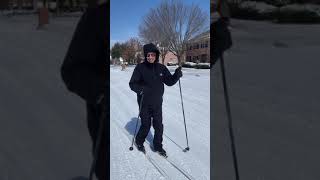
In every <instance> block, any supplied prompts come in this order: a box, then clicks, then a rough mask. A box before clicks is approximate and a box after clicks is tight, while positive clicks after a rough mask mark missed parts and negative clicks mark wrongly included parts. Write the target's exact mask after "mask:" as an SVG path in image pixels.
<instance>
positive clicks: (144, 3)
mask: <svg viewBox="0 0 320 180" xmlns="http://www.w3.org/2000/svg"><path fill="white" fill-rule="evenodd" d="M160 2H161V0H111V1H110V7H111V9H110V15H111V16H110V23H111V24H110V30H111V32H110V35H111V40H110V45H111V46H112V45H113V44H114V43H115V42H116V41H119V42H124V41H126V40H128V39H129V38H130V37H138V27H139V24H140V23H141V21H142V18H143V16H144V15H146V14H147V13H148V12H149V9H150V8H156V7H157V6H158V5H159V4H160ZM183 2H184V3H186V4H192V3H194V4H197V5H199V7H200V8H201V9H202V10H204V11H205V12H207V13H208V16H210V0H183ZM111 46H110V47H111Z"/></svg>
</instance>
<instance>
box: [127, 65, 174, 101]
mask: <svg viewBox="0 0 320 180" xmlns="http://www.w3.org/2000/svg"><path fill="white" fill-rule="evenodd" d="M178 80H179V78H178V77H177V75H176V74H173V75H171V73H170V72H169V70H168V68H167V67H166V66H164V65H162V64H160V63H158V62H155V63H149V62H148V61H144V62H143V63H140V64H138V65H137V66H136V67H135V69H134V71H133V74H132V76H131V79H130V82H129V86H130V88H131V90H132V91H134V92H136V93H137V95H138V101H139V99H140V98H141V95H140V93H141V92H142V91H143V94H144V98H143V104H148V105H161V104H162V96H163V93H164V85H163V84H166V85H167V86H172V85H174V84H175V83H176V82H177V81H178Z"/></svg>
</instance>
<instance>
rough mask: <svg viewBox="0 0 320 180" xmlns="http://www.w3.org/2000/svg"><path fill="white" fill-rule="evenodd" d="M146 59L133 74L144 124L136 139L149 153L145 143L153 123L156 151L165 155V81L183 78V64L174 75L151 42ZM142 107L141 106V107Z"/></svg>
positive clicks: (146, 51) (131, 80)
mask: <svg viewBox="0 0 320 180" xmlns="http://www.w3.org/2000/svg"><path fill="white" fill-rule="evenodd" d="M143 52H144V57H145V59H144V62H142V63H140V64H138V65H137V66H136V67H135V69H134V71H133V73H132V76H131V79H130V82H129V86H130V88H131V90H132V91H134V92H136V93H137V100H138V104H139V109H141V111H140V118H141V126H140V129H139V131H138V133H137V135H136V138H135V144H136V146H137V149H138V150H139V151H142V152H144V153H145V148H144V146H143V143H144V141H145V139H146V137H147V135H148V133H149V130H150V127H151V118H152V125H153V128H154V130H155V133H154V138H153V150H154V151H155V152H158V153H159V154H160V155H162V156H167V154H166V151H165V150H164V149H163V146H162V136H163V124H162V101H163V98H162V96H163V93H164V84H166V85H167V86H173V85H174V84H175V83H176V82H177V81H178V80H179V79H180V78H181V77H182V71H181V67H178V68H177V69H176V70H175V72H174V74H173V75H172V74H171V73H170V72H169V70H168V68H167V67H166V66H164V65H162V64H160V63H159V55H160V51H159V50H158V49H157V47H156V46H155V45H154V44H152V43H150V44H146V45H144V46H143ZM140 106H141V107H140Z"/></svg>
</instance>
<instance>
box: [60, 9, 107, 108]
mask: <svg viewBox="0 0 320 180" xmlns="http://www.w3.org/2000/svg"><path fill="white" fill-rule="evenodd" d="M107 8H108V7H107V4H106V3H104V4H102V5H100V6H98V7H92V8H88V9H87V10H86V12H85V13H84V14H83V16H82V17H81V19H80V22H79V23H78V25H77V28H76V31H75V33H74V35H73V38H72V41H71V44H70V46H69V49H68V52H67V54H66V57H65V59H64V62H63V64H62V67H61V75H62V79H63V81H64V82H65V84H66V86H67V88H68V89H69V90H70V91H72V92H74V93H76V94H77V95H79V96H80V97H82V98H83V99H84V100H86V102H87V103H89V104H94V103H96V101H97V99H98V98H99V96H100V95H101V94H103V93H106V90H107V83H108V82H107V80H108V78H109V72H108V71H109V67H108V65H107V58H108V55H107V54H108V52H107V51H108V50H109V37H108V33H107V30H108V28H107V27H108V26H107V25H108V24H109V18H108V16H107V15H108V14H107V12H108V11H107Z"/></svg>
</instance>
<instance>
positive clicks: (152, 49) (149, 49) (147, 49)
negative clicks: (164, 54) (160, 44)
mask: <svg viewBox="0 0 320 180" xmlns="http://www.w3.org/2000/svg"><path fill="white" fill-rule="evenodd" d="M149 52H154V53H156V60H155V63H157V62H159V55H160V51H159V50H158V48H157V46H155V45H154V44H152V43H150V44H145V45H144V46H143V53H144V62H148V61H147V54H148V53H149Z"/></svg>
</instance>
